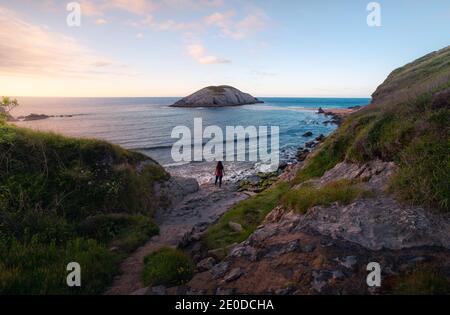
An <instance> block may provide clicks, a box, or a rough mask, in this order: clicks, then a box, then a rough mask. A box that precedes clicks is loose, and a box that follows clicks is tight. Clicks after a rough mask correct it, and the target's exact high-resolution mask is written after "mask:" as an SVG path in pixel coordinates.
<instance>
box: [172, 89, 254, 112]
mask: <svg viewBox="0 0 450 315" xmlns="http://www.w3.org/2000/svg"><path fill="white" fill-rule="evenodd" d="M258 103H263V102H262V101H260V100H258V99H257V98H255V97H253V96H251V95H250V94H247V93H244V92H241V91H239V90H238V89H236V88H234V87H231V86H226V85H222V86H210V87H206V88H204V89H201V90H200V91H197V92H195V93H194V94H192V95H189V96H187V97H185V98H183V99H182V100H180V101H178V102H176V103H175V104H173V105H172V107H225V106H241V105H248V104H258Z"/></svg>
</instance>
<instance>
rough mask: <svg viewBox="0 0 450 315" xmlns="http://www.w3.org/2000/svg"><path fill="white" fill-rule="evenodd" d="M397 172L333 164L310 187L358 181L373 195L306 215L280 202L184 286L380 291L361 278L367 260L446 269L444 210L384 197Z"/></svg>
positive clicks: (448, 240)
mask: <svg viewBox="0 0 450 315" xmlns="http://www.w3.org/2000/svg"><path fill="white" fill-rule="evenodd" d="M395 170H396V166H395V164H394V163H388V162H383V161H381V160H375V161H371V162H369V163H366V164H362V165H359V164H353V163H349V162H343V163H339V164H337V165H336V166H335V167H334V168H333V169H331V170H330V171H328V172H326V173H325V174H324V175H323V176H322V177H321V178H317V179H314V180H311V181H309V185H314V186H316V187H321V186H324V185H326V184H327V183H330V182H333V181H336V180H341V179H348V180H357V181H359V182H361V185H362V186H363V187H364V188H365V189H368V190H371V191H372V192H373V196H369V197H366V198H361V199H358V200H356V201H354V202H352V203H351V204H349V205H347V206H344V205H341V204H338V203H333V204H331V205H330V206H328V207H323V206H317V207H313V208H311V209H309V211H308V212H307V214H306V215H303V214H300V213H296V212H294V211H290V210H289V209H285V208H283V207H282V206H279V207H277V208H275V209H274V210H273V211H272V212H271V213H270V214H269V215H268V216H267V218H266V220H265V222H264V223H263V224H262V225H261V226H259V227H258V228H257V229H256V231H255V232H254V233H253V234H252V235H251V236H250V237H249V238H248V239H247V240H246V241H244V242H243V243H241V244H237V245H235V246H234V247H233V249H232V250H230V251H229V255H228V256H227V257H225V258H224V259H223V260H222V261H221V262H219V263H218V264H217V265H215V266H214V267H212V268H210V267H211V266H208V270H206V268H205V269H202V270H203V271H204V272H202V273H199V274H197V275H196V276H195V277H194V278H193V279H192V280H191V281H190V282H189V283H188V284H187V286H186V287H185V288H187V290H188V291H189V292H191V293H195V294H219V293H220V294H283V295H284V294H289V295H291V294H301V295H303V294H379V293H387V292H389V291H388V290H389V289H386V287H385V286H383V287H382V288H381V289H371V288H369V287H368V286H367V285H366V284H365V281H362V280H361V279H365V278H366V276H367V270H366V267H367V264H368V263H369V262H378V263H380V265H381V266H382V268H383V279H390V278H392V279H394V278H395V277H398V276H399V275H402V274H405V272H408V271H410V270H413V269H414V268H416V267H417V266H420V265H422V264H431V265H436V266H440V267H442V268H444V269H445V268H450V259H449V257H450V235H449V234H448V231H450V218H449V216H448V215H447V216H444V215H439V214H436V213H432V212H430V211H427V210H425V209H422V208H420V207H413V206H409V205H403V204H400V203H398V202H397V201H395V200H394V199H393V198H391V197H390V196H388V195H386V193H385V192H384V190H385V188H386V184H387V183H388V181H389V178H390V176H391V175H392V173H393V172H395ZM294 189H295V187H294ZM261 275H264V277H261ZM386 281H387V280H386ZM384 290H387V291H384Z"/></svg>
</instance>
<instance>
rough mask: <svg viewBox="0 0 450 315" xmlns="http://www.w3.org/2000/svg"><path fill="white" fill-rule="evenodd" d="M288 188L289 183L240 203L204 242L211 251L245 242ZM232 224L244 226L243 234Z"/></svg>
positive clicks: (280, 184) (225, 215)
mask: <svg viewBox="0 0 450 315" xmlns="http://www.w3.org/2000/svg"><path fill="white" fill-rule="evenodd" d="M288 188H289V185H288V184H287V183H279V184H276V185H275V186H273V187H272V188H269V189H267V190H265V191H263V192H261V193H259V194H257V195H255V196H253V197H251V198H249V199H247V200H244V201H241V202H239V203H238V204H237V205H235V206H234V207H233V208H232V209H231V210H229V211H228V212H227V213H225V214H224V215H223V216H222V218H221V219H220V220H219V221H218V222H217V223H216V224H214V225H212V226H211V227H210V228H209V229H208V230H207V231H206V233H205V234H204V235H203V238H202V240H203V241H204V243H205V244H206V245H207V247H208V248H209V249H217V248H223V247H226V246H228V245H232V244H234V243H240V242H242V241H244V240H245V239H247V238H248V237H249V236H250V234H252V233H253V232H254V231H255V229H256V228H257V227H258V226H259V225H260V224H261V222H262V221H263V220H264V218H265V217H266V216H267V214H268V213H269V212H270V211H271V210H272V209H273V208H274V207H275V206H276V205H277V204H278V202H279V201H280V197H281V195H282V194H283V193H284V192H286V191H287V190H288ZM230 222H235V223H239V224H240V225H241V226H242V232H236V231H234V230H233V229H232V228H231V227H230V224H229V223H230Z"/></svg>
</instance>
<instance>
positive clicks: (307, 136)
mask: <svg viewBox="0 0 450 315" xmlns="http://www.w3.org/2000/svg"><path fill="white" fill-rule="evenodd" d="M312 135H313V133H312V132H311V131H308V132H306V133H304V134H303V136H302V137H304V138H309V137H312Z"/></svg>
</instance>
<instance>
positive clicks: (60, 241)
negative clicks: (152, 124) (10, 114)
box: [0, 122, 169, 294]
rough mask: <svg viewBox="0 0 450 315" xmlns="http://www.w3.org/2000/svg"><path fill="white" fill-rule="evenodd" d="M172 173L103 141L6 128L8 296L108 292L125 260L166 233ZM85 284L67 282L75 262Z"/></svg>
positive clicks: (0, 230)
mask: <svg viewBox="0 0 450 315" xmlns="http://www.w3.org/2000/svg"><path fill="white" fill-rule="evenodd" d="M168 180H169V175H168V173H166V172H165V170H164V169H163V168H162V167H161V166H160V165H158V164H157V163H156V162H155V161H153V160H151V159H150V158H148V157H146V156H144V155H141V154H139V153H134V152H130V151H127V150H125V149H122V148H120V147H118V146H114V145H111V144H109V143H106V142H103V141H98V140H84V139H83V140H82V139H72V138H66V137H63V136H59V135H55V134H51V133H41V132H35V131H31V130H27V129H22V128H18V127H14V126H12V125H8V124H6V123H4V122H0V294H78V293H79V294H86V293H101V292H103V290H104V289H105V288H106V286H108V285H109V284H110V283H111V281H112V279H113V277H114V276H115V275H116V274H117V272H118V267H119V262H120V261H121V260H122V259H123V258H124V257H125V256H126V255H127V254H128V253H130V252H132V251H134V250H135V249H136V248H137V247H138V246H140V245H141V244H142V243H143V242H145V241H147V240H148V239H149V238H150V237H152V236H153V235H155V234H157V233H158V226H157V225H156V224H154V223H153V220H152V216H153V213H154V211H155V210H156V209H157V208H158V207H164V206H165V205H166V204H167V203H168V202H169V199H168V197H167V196H166V195H164V194H163V193H161V191H157V190H156V187H158V185H157V184H160V186H161V184H164V183H168ZM72 261H75V262H78V263H80V265H81V266H82V279H83V286H82V287H81V288H69V287H67V285H66V284H65V281H66V280H65V277H66V275H67V271H66V270H65V268H66V265H67V264H68V263H69V262H72Z"/></svg>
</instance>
